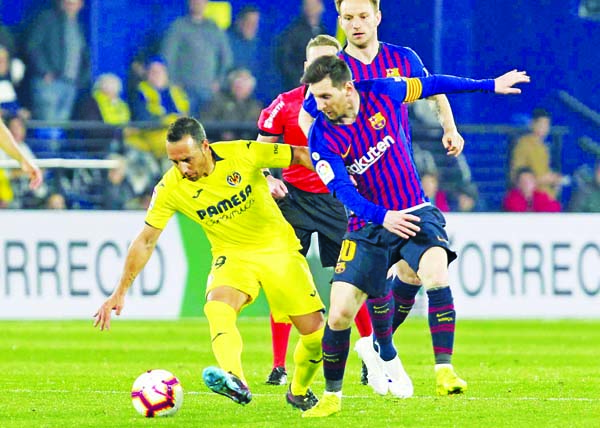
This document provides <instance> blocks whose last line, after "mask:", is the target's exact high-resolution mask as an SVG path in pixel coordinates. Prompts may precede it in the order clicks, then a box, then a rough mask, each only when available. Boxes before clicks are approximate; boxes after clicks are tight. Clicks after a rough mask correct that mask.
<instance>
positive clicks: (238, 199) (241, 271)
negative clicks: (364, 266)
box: [94, 117, 324, 410]
mask: <svg viewBox="0 0 600 428" xmlns="http://www.w3.org/2000/svg"><path fill="white" fill-rule="evenodd" d="M166 146H167V155H168V157H169V159H170V160H171V161H172V162H173V164H174V166H173V167H172V168H171V169H170V170H169V171H167V172H166V173H165V175H164V176H163V178H162V179H161V181H160V182H159V183H158V184H157V185H156V187H155V188H154V194H153V197H152V201H151V203H150V206H149V207H148V213H147V215H146V224H145V225H144V228H143V229H142V231H141V232H140V233H139V235H138V236H137V237H136V238H135V240H134V241H133V243H132V244H131V247H130V248H129V251H128V254H127V257H126V261H125V267H124V270H123V273H122V276H121V279H120V281H119V284H118V286H117V288H116V289H115V291H114V292H113V293H112V295H111V296H110V297H109V298H108V299H107V300H106V301H105V302H104V304H103V305H102V306H101V307H100V308H99V309H98V311H97V312H96V314H95V315H94V316H95V322H94V326H97V325H99V326H100V329H101V330H103V329H105V328H106V329H108V328H109V327H110V318H111V313H112V310H115V311H116V314H117V315H119V314H120V313H121V310H122V309H123V305H124V302H125V294H126V292H127V289H128V288H129V287H130V286H131V284H132V283H133V281H134V279H135V278H136V276H137V275H138V273H139V272H140V271H141V270H142V268H143V267H144V265H145V264H146V262H147V261H148V259H149V258H150V256H151V254H152V252H153V250H154V247H155V245H156V242H157V240H158V238H159V236H160V234H161V232H162V230H163V229H164V227H165V226H166V224H167V222H168V220H169V219H170V218H171V217H172V216H173V214H175V212H177V211H179V212H181V213H183V214H184V215H186V216H187V217H189V218H191V219H192V220H194V221H195V222H197V223H199V224H200V225H201V226H202V227H203V228H204V230H205V232H206V235H207V237H208V239H209V241H210V244H211V248H212V258H213V260H212V268H211V271H210V274H209V277H208V281H207V287H206V303H205V305H204V313H205V314H206V317H207V319H208V322H209V326H210V336H211V343H212V348H213V353H214V355H215V357H216V360H217V363H218V365H219V367H208V368H206V369H205V370H204V372H203V378H204V382H205V383H206V384H207V386H208V387H209V388H210V389H212V390H213V391H214V392H216V393H218V394H222V395H225V396H227V397H229V398H231V399H232V400H233V401H235V402H237V403H240V404H247V403H248V402H250V400H251V398H252V395H251V393H250V391H249V389H248V386H247V382H246V378H245V376H244V372H243V370H242V363H241V354H242V338H241V336H240V332H239V330H238V328H237V325H236V321H237V316H238V314H239V312H240V311H241V310H242V309H243V308H244V307H245V306H247V305H249V304H251V303H252V302H253V301H254V300H255V299H256V297H257V296H258V293H259V290H260V289H261V288H262V289H263V291H264V292H265V295H266V297H267V300H268V302H269V306H270V309H271V314H272V315H273V318H274V319H275V320H276V321H278V322H284V321H288V322H290V321H291V322H292V324H294V325H295V327H296V328H297V329H298V332H299V334H300V338H299V340H298V344H297V345H296V349H295V352H294V363H295V370H294V375H293V378H292V383H291V386H290V389H289V390H288V393H287V395H286V399H287V401H288V402H289V403H290V404H291V405H292V406H294V407H296V408H299V409H301V410H307V409H309V408H311V407H312V406H314V405H315V404H316V402H317V398H316V397H315V396H314V394H313V393H312V392H311V390H310V384H311V382H312V380H313V378H314V376H315V374H316V372H317V370H318V369H319V367H320V363H321V359H322V358H321V339H322V337H323V328H324V318H323V309H324V306H323V303H322V301H321V298H320V297H319V294H318V292H317V289H316V288H315V285H314V283H313V280H312V276H311V274H310V271H309V268H308V264H307V262H306V259H305V258H304V257H303V256H302V255H301V254H300V252H299V250H300V242H299V241H298V238H296V234H295V233H294V230H293V229H292V227H291V226H290V225H289V223H287V222H286V221H285V219H284V218H283V215H282V214H281V211H279V208H277V204H276V203H275V201H274V200H273V198H272V197H271V194H270V192H269V187H268V185H267V181H266V179H265V177H264V176H263V173H262V171H261V170H262V168H282V167H286V166H289V165H291V164H303V165H307V166H310V164H311V161H310V159H309V154H308V149H307V148H306V147H295V146H289V145H287V144H270V143H259V142H256V141H229V142H217V143H212V144H209V142H208V141H207V139H206V133H205V132H204V129H203V127H202V125H201V124H200V123H199V122H198V121H196V120H195V119H193V118H188V117H184V118H180V119H177V120H176V121H175V122H174V123H173V124H171V126H170V127H169V129H168V133H167V143H166ZM290 283H294V287H289V284H290Z"/></svg>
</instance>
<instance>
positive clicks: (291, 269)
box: [206, 251, 325, 322]
mask: <svg viewBox="0 0 600 428" xmlns="http://www.w3.org/2000/svg"><path fill="white" fill-rule="evenodd" d="M221 286H229V287H232V288H235V289H236V290H239V291H241V292H243V293H246V294H247V295H248V296H250V300H249V301H248V303H246V305H249V304H251V303H252V302H253V301H254V300H255V299H256V297H258V293H259V291H260V289H261V288H262V289H263V290H264V292H265V296H266V297H267V301H268V302H269V307H270V308H271V314H272V315H273V319H274V320H275V321H277V322H290V319H289V316H290V315H291V316H298V315H306V314H310V313H312V312H316V311H320V310H323V309H324V308H325V306H324V305H323V302H322V301H321V297H320V296H319V293H318V291H317V288H316V287H315V284H314V282H313V279H312V274H311V273H310V269H309V267H308V263H307V262H306V259H305V258H304V256H303V255H302V254H300V253H299V252H297V251H296V252H292V253H283V254H281V253H253V254H246V253H244V254H240V253H229V254H220V255H217V254H215V255H214V258H213V262H212V268H211V271H210V274H209V275H208V281H207V285H206V294H207V295H208V293H209V292H210V291H211V290H213V289H215V288H217V287H221ZM246 305H245V306H246Z"/></svg>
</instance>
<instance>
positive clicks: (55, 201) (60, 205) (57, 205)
mask: <svg viewBox="0 0 600 428" xmlns="http://www.w3.org/2000/svg"><path fill="white" fill-rule="evenodd" d="M46 209H49V210H65V209H67V201H66V200H65V197H64V196H63V194H62V193H58V192H57V193H52V194H51V195H50V196H48V199H46Z"/></svg>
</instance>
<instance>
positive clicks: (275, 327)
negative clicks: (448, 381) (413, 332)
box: [257, 34, 379, 401]
mask: <svg viewBox="0 0 600 428" xmlns="http://www.w3.org/2000/svg"><path fill="white" fill-rule="evenodd" d="M340 49H341V46H340V43H339V42H338V41H337V39H335V38H333V37H331V36H328V35H326V34H320V35H318V36H316V37H314V38H312V39H311V40H310V41H309V42H308V44H307V46H306V64H307V65H308V64H310V63H311V62H312V61H313V60H314V59H316V58H318V57H320V56H323V55H334V54H336V53H337V52H338V51H339V50H340ZM306 91H307V87H306V86H305V85H302V86H300V87H298V88H296V89H293V90H291V91H288V92H284V93H282V94H280V95H279V96H277V98H275V100H273V102H272V103H271V104H270V105H269V106H268V107H267V108H265V109H264V110H263V111H262V112H261V114H260V117H259V119H258V128H259V135H258V137H257V140H258V141H265V142H271V143H276V142H278V141H279V139H280V137H283V141H284V143H286V144H292V145H295V146H305V147H306V146H307V145H308V142H307V141H306V136H305V135H304V134H303V133H302V131H301V129H300V127H299V126H298V112H299V111H300V108H301V106H302V102H303V100H304V96H305V94H306ZM263 173H264V174H265V175H266V176H267V182H268V183H269V189H270V191H271V196H273V197H274V198H275V200H276V201H277V205H278V206H279V209H280V210H281V212H282V214H283V216H284V217H285V219H286V220H287V221H288V222H289V223H290V224H291V225H292V227H293V228H294V231H295V232H296V235H297V236H298V239H300V243H301V244H302V249H301V250H300V252H301V253H302V254H303V255H304V256H306V254H307V253H308V250H309V248H310V245H311V237H312V235H313V233H316V234H317V238H318V245H319V258H320V260H321V264H322V266H323V267H333V266H335V264H336V261H337V258H338V256H339V254H340V247H341V244H342V238H343V236H344V233H345V232H346V226H347V223H348V219H347V217H346V211H345V209H344V205H343V204H342V203H341V202H340V201H338V200H337V199H335V198H334V197H333V196H332V195H331V194H330V193H329V190H328V189H327V187H326V186H325V185H324V184H323V182H322V181H321V179H320V178H319V176H318V175H317V173H315V172H314V171H312V170H309V169H307V168H306V167H304V166H300V165H292V166H290V167H287V168H284V169H283V180H279V179H277V178H275V177H273V176H272V175H271V174H270V172H269V170H268V169H266V170H264V171H263ZM355 322H356V326H357V329H358V332H359V334H360V336H361V338H365V339H363V340H366V341H367V342H372V339H371V338H372V334H373V329H372V327H371V319H370V317H369V311H368V309H367V306H366V305H364V306H363V307H361V309H360V310H359V312H358V314H357V316H356V319H355ZM290 328H291V325H290V324H289V323H276V322H275V321H274V320H273V318H272V317H271V338H272V345H273V369H272V370H271V373H270V374H269V377H268V378H267V384H271V385H282V384H285V383H286V381H287V373H286V370H285V360H286V354H287V347H288V341H289V336H290ZM359 340H360V339H359ZM371 348H372V346H371ZM371 354H372V355H370V360H367V362H370V361H371V360H373V359H377V360H378V359H379V357H378V356H377V354H376V352H375V351H374V350H371ZM371 367H372V365H371ZM365 376H366V375H365ZM296 398H297V396H296V395H295V394H294V391H289V394H288V401H294V400H296Z"/></svg>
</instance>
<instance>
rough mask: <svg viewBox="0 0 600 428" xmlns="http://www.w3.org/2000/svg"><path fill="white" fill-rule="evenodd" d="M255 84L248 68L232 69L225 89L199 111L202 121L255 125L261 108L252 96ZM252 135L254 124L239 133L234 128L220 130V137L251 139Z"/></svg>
mask: <svg viewBox="0 0 600 428" xmlns="http://www.w3.org/2000/svg"><path fill="white" fill-rule="evenodd" d="M255 86H256V79H255V78H254V76H252V74H251V73H250V71H249V70H246V69H244V68H242V69H238V70H233V71H232V72H230V73H229V75H228V76H227V88H226V90H224V91H221V92H219V93H218V94H217V95H216V96H215V98H213V100H212V101H211V102H210V103H209V104H208V106H207V107H206V109H205V110H204V111H202V112H201V113H200V117H201V118H202V121H203V122H206V121H211V120H212V121H224V120H225V121H236V122H247V123H251V124H252V125H255V124H256V121H257V120H258V116H259V115H260V112H261V110H262V104H261V103H260V102H259V101H258V100H257V99H256V98H255V97H254V88H255ZM254 135H256V130H255V126H253V127H252V130H251V131H246V132H241V133H240V132H237V131H236V130H234V129H230V130H225V131H222V132H221V136H220V139H221V140H236V139H240V138H246V139H253V136H254Z"/></svg>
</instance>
